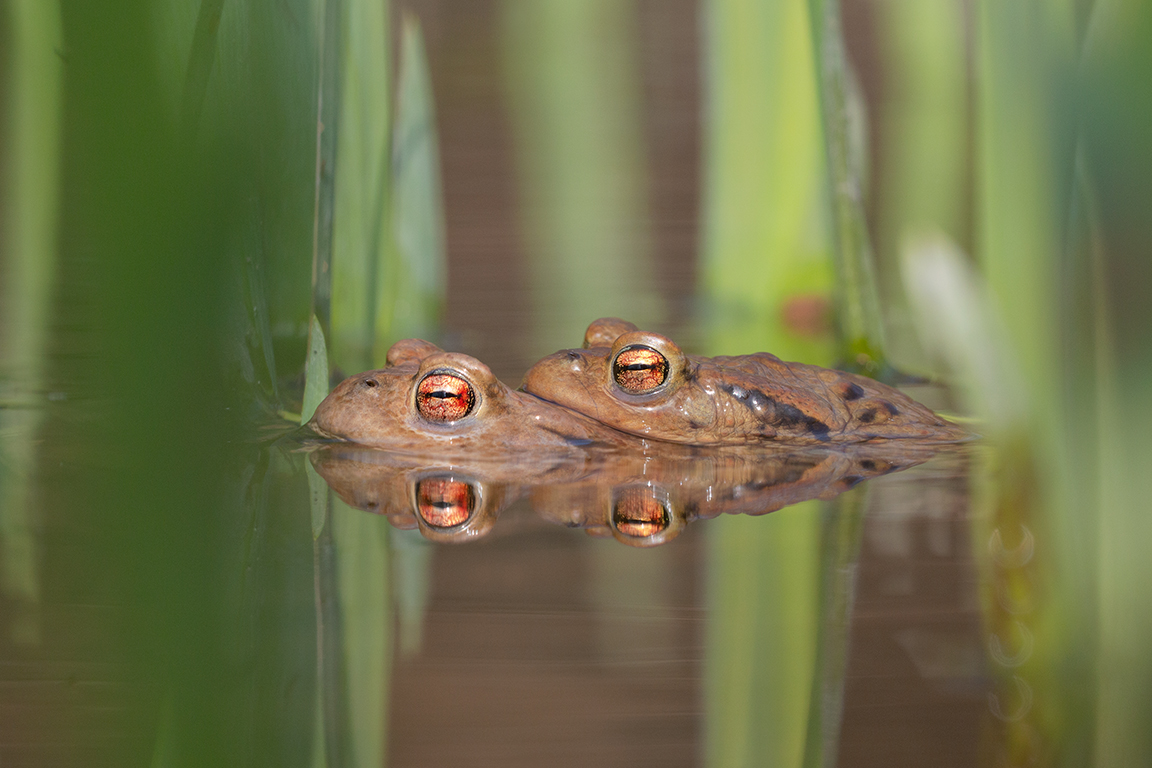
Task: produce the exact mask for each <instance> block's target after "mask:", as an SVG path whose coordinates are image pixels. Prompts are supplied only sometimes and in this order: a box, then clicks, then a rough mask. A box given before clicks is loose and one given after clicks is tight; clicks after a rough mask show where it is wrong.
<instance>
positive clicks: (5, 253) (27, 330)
mask: <svg viewBox="0 0 1152 768" xmlns="http://www.w3.org/2000/svg"><path fill="white" fill-rule="evenodd" d="M8 13H9V26H8V28H7V29H6V30H5V31H6V37H7V42H8V43H9V44H8V46H7V48H6V50H5V51H4V57H5V59H6V62H5V63H6V65H7V66H6V68H5V69H6V79H7V83H6V84H7V89H6V91H4V92H3V93H4V95H6V96H7V97H8V101H7V103H6V104H5V105H3V108H0V115H3V116H4V117H5V118H6V121H5V122H6V124H5V125H4V127H3V130H0V136H4V138H5V139H6V140H7V141H6V147H5V148H4V162H3V165H2V166H0V167H3V168H4V170H5V171H6V173H5V176H4V177H3V178H0V185H2V186H0V189H2V190H3V192H2V193H0V203H2V207H0V221H2V222H3V227H2V228H0V235H2V238H3V239H2V240H0V276H2V278H3V279H2V280H0V284H2V286H3V287H2V288H0V291H2V296H3V306H2V309H0V312H2V314H0V399H2V400H4V401H21V400H25V399H28V398H34V397H36V396H37V395H39V394H40V393H41V392H42V390H43V387H44V369H45V356H46V354H47V342H48V338H49V335H48V330H49V327H50V322H51V320H52V314H51V307H52V290H53V283H54V278H55V273H56V266H57V252H56V248H57V244H56V225H57V218H58V212H59V202H58V192H59V167H60V148H59V141H60V135H61V123H60V114H61V93H62V75H63V72H62V68H63V63H62V61H61V59H60V55H59V50H60V48H61V46H62V42H61V40H62V28H61V22H60V9H59V6H58V5H57V4H54V3H42V2H37V0H15V2H12V3H9V8H8ZM42 422H43V410H42V409H41V407H31V408H3V409H0V561H2V562H3V565H2V568H0V591H2V592H3V594H4V595H5V597H6V598H7V599H9V600H11V601H12V609H11V611H10V613H9V619H8V621H6V622H5V624H6V625H7V626H4V627H2V628H0V631H5V632H7V633H9V637H10V638H11V639H12V640H14V641H16V642H18V643H34V642H36V641H37V640H38V638H39V623H38V622H39V619H38V617H37V616H36V611H37V604H38V602H39V599H40V576H39V560H40V552H39V550H40V542H39V540H38V539H39V537H38V536H37V535H36V533H35V531H36V528H37V522H36V521H37V515H36V514H35V511H34V506H33V505H34V497H33V492H32V488H33V481H34V477H35V474H36V463H37V452H38V449H37V445H38V440H37V438H38V433H39V430H40V427H41V425H42Z"/></svg>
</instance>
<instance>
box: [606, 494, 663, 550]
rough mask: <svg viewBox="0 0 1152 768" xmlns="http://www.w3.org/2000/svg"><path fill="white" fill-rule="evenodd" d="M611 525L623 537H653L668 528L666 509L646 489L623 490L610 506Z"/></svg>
mask: <svg viewBox="0 0 1152 768" xmlns="http://www.w3.org/2000/svg"><path fill="white" fill-rule="evenodd" d="M612 524H613V525H614V526H615V528H616V530H618V531H620V533H623V534H624V535H625V536H631V537H633V538H637V539H640V538H647V537H648V536H655V535H656V534H658V533H660V532H661V531H663V530H664V529H665V528H667V527H668V524H669V516H668V509H667V508H666V507H665V506H664V502H662V501H661V500H660V499H658V498H655V497H654V496H653V495H652V492H651V490H650V489H648V488H625V489H623V490H621V491H620V495H619V496H617V497H616V503H615V504H613V505H612Z"/></svg>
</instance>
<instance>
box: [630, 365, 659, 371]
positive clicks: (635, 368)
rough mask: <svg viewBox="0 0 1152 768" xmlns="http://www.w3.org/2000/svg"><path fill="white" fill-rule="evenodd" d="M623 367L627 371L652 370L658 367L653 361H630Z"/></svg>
mask: <svg viewBox="0 0 1152 768" xmlns="http://www.w3.org/2000/svg"><path fill="white" fill-rule="evenodd" d="M621 367H622V368H623V369H624V370H626V371H651V370H654V369H655V368H656V366H655V365H654V364H653V363H628V364H627V365H624V366H621Z"/></svg>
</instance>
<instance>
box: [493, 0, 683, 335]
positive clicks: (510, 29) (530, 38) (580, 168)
mask: <svg viewBox="0 0 1152 768" xmlns="http://www.w3.org/2000/svg"><path fill="white" fill-rule="evenodd" d="M634 12H635V8H634V5H633V4H632V3H621V2H618V0H584V1H582V2H570V0H504V2H503V8H502V13H503V17H504V41H505V43H504V45H505V56H506V67H505V69H506V77H507V81H508V84H509V96H510V100H511V105H512V117H513V128H514V129H515V138H516V150H517V158H516V159H517V170H518V175H519V177H520V189H521V190H522V191H521V200H522V201H523V206H522V207H523V209H524V211H525V221H524V224H523V228H524V233H525V241H526V243H527V245H528V249H527V250H528V252H529V254H530V262H529V263H530V277H531V280H532V286H533V294H534V301H535V305H536V306H535V309H536V318H535V320H534V323H533V325H534V334H533V336H534V339H533V342H534V345H535V351H536V352H538V353H545V352H548V351H550V350H553V349H555V348H556V347H557V346H558V345H561V344H563V343H575V342H576V341H578V340H579V339H580V338H581V336H582V334H583V332H584V328H585V326H586V325H587V323H588V321H589V320H590V319H592V318H594V317H597V316H605V315H617V316H622V317H628V318H632V319H633V320H635V321H636V322H638V323H640V324H647V323H651V322H654V321H656V320H657V319H659V315H660V312H661V307H660V298H659V296H658V294H657V292H656V289H655V286H657V285H658V281H657V279H656V276H655V274H654V269H655V267H654V265H653V262H652V259H651V252H650V238H649V230H648V201H647V189H646V186H645V157H644V144H643V135H642V131H641V122H640V113H639V110H638V107H637V105H638V104H639V103H640V92H639V91H640V73H639V65H638V62H637V61H636V60H635V57H634V55H633V51H634V45H633V32H634V29H635V18H634ZM605 275H612V279H610V280H606V279H605Z"/></svg>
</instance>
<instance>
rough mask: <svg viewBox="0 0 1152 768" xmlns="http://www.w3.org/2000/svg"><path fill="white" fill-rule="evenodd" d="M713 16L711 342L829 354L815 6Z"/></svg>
mask: <svg viewBox="0 0 1152 768" xmlns="http://www.w3.org/2000/svg"><path fill="white" fill-rule="evenodd" d="M704 20H705V56H706V58H705V65H706V85H707V87H706V88H705V92H704V93H705V100H706V103H705V112H704V114H705V122H704V136H705V138H704V168H703V176H704V201H703V210H704V215H703V241H702V244H701V246H702V252H701V260H702V265H701V282H702V288H703V294H704V296H703V300H704V306H705V309H706V315H705V320H706V321H707V323H708V325H709V327H710V328H711V329H713V330H714V331H715V333H713V334H712V338H711V341H710V344H711V346H710V350H709V351H710V352H711V353H713V354H716V353H722V354H745V353H748V352H750V351H753V350H768V351H771V352H774V353H775V354H778V355H780V356H782V357H784V358H785V359H789V360H805V361H808V362H814V363H823V364H828V363H830V362H831V361H832V356H833V349H832V345H831V339H830V333H829V330H828V324H827V317H828V314H829V304H830V302H829V298H830V293H831V290H832V272H831V264H830V256H829V250H830V244H829V242H828V239H827V234H826V233H827V226H826V222H825V221H824V219H823V215H824V199H823V185H824V176H823V171H822V168H823V164H822V163H823V161H822V148H821V144H820V118H819V111H818V109H819V108H818V104H817V100H816V83H815V77H814V74H813V71H812V49H811V37H810V35H809V33H808V20H807V11H806V8H805V6H804V3H803V0H791V1H790V2H782V3H761V2H755V1H754V0H712V1H711V2H709V3H707V4H706V6H705V19H704Z"/></svg>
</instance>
